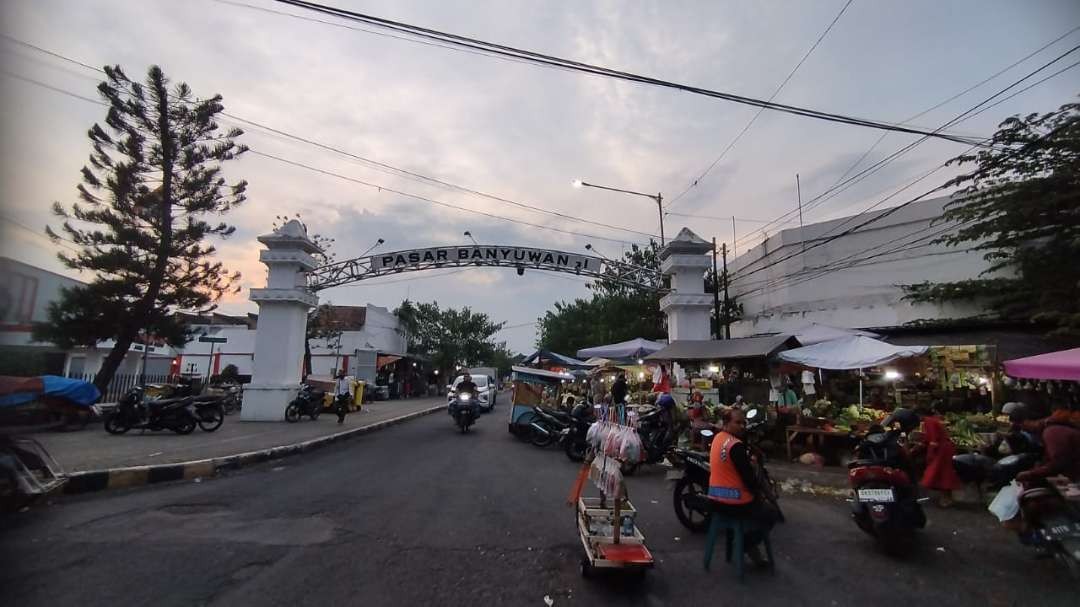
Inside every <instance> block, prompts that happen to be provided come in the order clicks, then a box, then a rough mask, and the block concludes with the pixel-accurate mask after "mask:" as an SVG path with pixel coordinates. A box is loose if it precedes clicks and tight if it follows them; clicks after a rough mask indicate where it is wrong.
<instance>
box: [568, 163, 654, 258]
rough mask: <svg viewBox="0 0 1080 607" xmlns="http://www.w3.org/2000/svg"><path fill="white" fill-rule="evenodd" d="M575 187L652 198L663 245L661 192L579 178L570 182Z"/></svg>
mask: <svg viewBox="0 0 1080 607" xmlns="http://www.w3.org/2000/svg"><path fill="white" fill-rule="evenodd" d="M570 185H572V186H574V187H575V188H597V189H599V190H607V191H609V192H622V193H623V194H632V195H634V196H644V197H645V198H652V199H653V200H655V201H656V209H657V211H659V213H660V246H661V247H662V246H664V195H663V194H659V193H658V194H646V193H645V192H635V191H633V190H623V189H620V188H610V187H608V186H606V185H596V184H595V183H588V182H585V181H582V180H580V179H575V180H574V181H572V182H571V183H570Z"/></svg>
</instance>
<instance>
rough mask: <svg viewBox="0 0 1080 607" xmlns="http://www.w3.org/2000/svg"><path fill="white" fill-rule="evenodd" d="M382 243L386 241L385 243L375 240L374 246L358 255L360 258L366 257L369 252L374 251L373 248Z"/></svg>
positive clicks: (381, 240)
mask: <svg viewBox="0 0 1080 607" xmlns="http://www.w3.org/2000/svg"><path fill="white" fill-rule="evenodd" d="M384 242H386V241H385V240H383V239H382V238H380V239H378V240H376V241H375V244H373V245H371V246H370V247H368V250H366V251H364V252H363V253H361V254H360V257H363V256H364V255H367V254H368V253H370V252H372V251H374V250H375V247H377V246H379V245H381V244H382V243H384Z"/></svg>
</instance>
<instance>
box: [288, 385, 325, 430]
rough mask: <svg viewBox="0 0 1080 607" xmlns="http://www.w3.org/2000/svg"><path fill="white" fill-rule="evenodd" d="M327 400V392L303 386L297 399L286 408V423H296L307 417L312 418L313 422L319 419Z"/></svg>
mask: <svg viewBox="0 0 1080 607" xmlns="http://www.w3.org/2000/svg"><path fill="white" fill-rule="evenodd" d="M325 398H326V392H324V391H322V390H319V389H317V388H312V387H311V386H309V385H307V384H303V385H301V386H300V392H298V393H297V394H296V398H294V399H293V400H292V402H291V403H289V404H288V406H286V407H285V421H287V422H289V423H295V422H298V421H300V418H301V417H303V416H305V415H306V416H308V417H310V418H311V421H315V420H317V419H319V414H320V413H322V409H323V401H324V400H325Z"/></svg>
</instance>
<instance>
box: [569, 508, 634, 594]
mask: <svg viewBox="0 0 1080 607" xmlns="http://www.w3.org/2000/svg"><path fill="white" fill-rule="evenodd" d="M606 501H607V500H606V499H605V498H601V497H582V498H580V499H578V505H577V520H578V532H579V534H580V535H581V545H582V547H584V548H585V555H584V556H582V557H581V575H582V576H583V577H589V576H591V575H592V573H593V571H594V570H595V569H625V570H627V571H630V572H632V574H633V575H637V576H639V577H640V576H643V575H645V570H646V569H651V568H652V566H653V556H652V553H651V552H649V549H648V548H647V547H646V546H645V536H644V535H642V534H641V530H640V529H638V528H637V525H636V524H635V523H634V521H635V519H636V514H637V510H635V509H634V506H633V504H631V503H630V500H626V499H622V498H619V499H617V500H614V501H615V504H613V505H611V506H609V505H608V504H606V503H605V502H606Z"/></svg>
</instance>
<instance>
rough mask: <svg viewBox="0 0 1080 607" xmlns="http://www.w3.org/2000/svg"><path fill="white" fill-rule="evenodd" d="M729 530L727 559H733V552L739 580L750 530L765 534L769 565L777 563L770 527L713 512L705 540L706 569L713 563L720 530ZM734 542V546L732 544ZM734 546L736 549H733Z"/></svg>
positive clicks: (741, 577)
mask: <svg viewBox="0 0 1080 607" xmlns="http://www.w3.org/2000/svg"><path fill="white" fill-rule="evenodd" d="M721 529H724V530H726V531H727V538H726V542H725V543H726V551H725V552H726V559H727V562H729V563H730V562H731V561H732V554H733V553H734V555H735V559H734V560H735V572H736V574H737V575H738V576H739V581H740V582H741V581H743V552H745V550H746V548H745V536H746V533H747V532H750V531H761V532H762V534H763V536H764V537H763V540H762V541H763V542H764V544H765V555H766V556H767V557H768V559H769V566H770V567H772V566H773V565H774V563H775V561H774V560H773V553H772V542H770V541H769V532H770V529H768V528H766V527H764V526H763V525H761V524H759V523H757V522H754V521H752V520H749V519H744V518H733V517H727V516H724V515H723V514H720V513H719V512H713V513H711V514H710V515H709V534H708V537H707V538H706V540H705V570H706V571H708V570H709V565H710V564H711V563H712V556H713V550H714V549H715V548H716V539H717V537H718V536H719V535H720V530H721ZM732 544H734V546H732ZM732 548H734V550H732Z"/></svg>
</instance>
